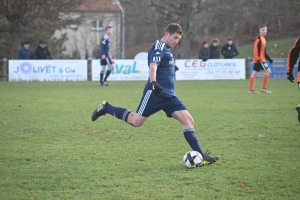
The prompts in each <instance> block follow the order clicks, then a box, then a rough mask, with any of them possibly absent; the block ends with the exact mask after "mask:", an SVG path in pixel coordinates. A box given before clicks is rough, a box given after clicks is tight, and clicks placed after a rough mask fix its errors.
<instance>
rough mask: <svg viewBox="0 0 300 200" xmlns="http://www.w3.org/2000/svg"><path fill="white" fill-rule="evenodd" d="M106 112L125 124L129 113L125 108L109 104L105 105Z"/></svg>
mask: <svg viewBox="0 0 300 200" xmlns="http://www.w3.org/2000/svg"><path fill="white" fill-rule="evenodd" d="M105 109H106V112H107V113H108V114H110V115H112V116H115V117H116V118H118V119H121V120H123V121H125V122H127V118H128V115H129V114H130V113H131V111H130V110H128V109H127V108H120V107H115V106H112V105H110V104H106V106H105Z"/></svg>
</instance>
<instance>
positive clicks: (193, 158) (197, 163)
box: [183, 151, 203, 168]
mask: <svg viewBox="0 0 300 200" xmlns="http://www.w3.org/2000/svg"><path fill="white" fill-rule="evenodd" d="M202 161H203V157H202V155H201V154H200V153H199V152H198V151H189V152H187V153H186V154H185V155H184V156H183V163H184V165H185V166H186V167H187V168H195V167H201V166H202V165H203V163H202Z"/></svg>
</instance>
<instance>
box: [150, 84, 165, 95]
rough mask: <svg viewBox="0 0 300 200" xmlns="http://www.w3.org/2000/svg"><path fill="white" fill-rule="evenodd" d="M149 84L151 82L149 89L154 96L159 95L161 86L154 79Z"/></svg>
mask: <svg viewBox="0 0 300 200" xmlns="http://www.w3.org/2000/svg"><path fill="white" fill-rule="evenodd" d="M150 84H151V89H152V90H153V92H154V94H155V95H156V96H160V95H161V91H162V90H163V88H162V87H161V86H160V85H159V84H158V83H157V82H156V81H152V82H151V83H150Z"/></svg>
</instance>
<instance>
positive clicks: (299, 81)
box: [297, 60, 300, 89]
mask: <svg viewBox="0 0 300 200" xmlns="http://www.w3.org/2000/svg"><path fill="white" fill-rule="evenodd" d="M297 84H298V88H299V89H300V60H298V72H297Z"/></svg>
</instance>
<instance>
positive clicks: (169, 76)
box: [145, 40, 176, 96]
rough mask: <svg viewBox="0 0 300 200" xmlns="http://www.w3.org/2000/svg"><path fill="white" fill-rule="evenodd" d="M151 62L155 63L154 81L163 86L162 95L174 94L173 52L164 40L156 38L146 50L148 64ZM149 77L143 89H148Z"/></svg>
mask: <svg viewBox="0 0 300 200" xmlns="http://www.w3.org/2000/svg"><path fill="white" fill-rule="evenodd" d="M151 63H156V64H157V66H158V67H157V71H156V82H157V83H158V84H159V85H160V86H161V87H162V88H163V91H162V95H164V94H166V95H172V96H173V95H175V96H176V94H175V92H174V78H175V77H174V75H175V62H174V57H173V54H172V53H171V51H170V47H168V46H167V45H166V44H165V43H164V42H162V41H160V40H156V41H155V42H154V43H153V44H152V45H151V47H150V49H149V51H148V66H150V64H151ZM149 88H151V86H150V78H149V79H148V81H147V83H146V85H145V91H146V90H149Z"/></svg>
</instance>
